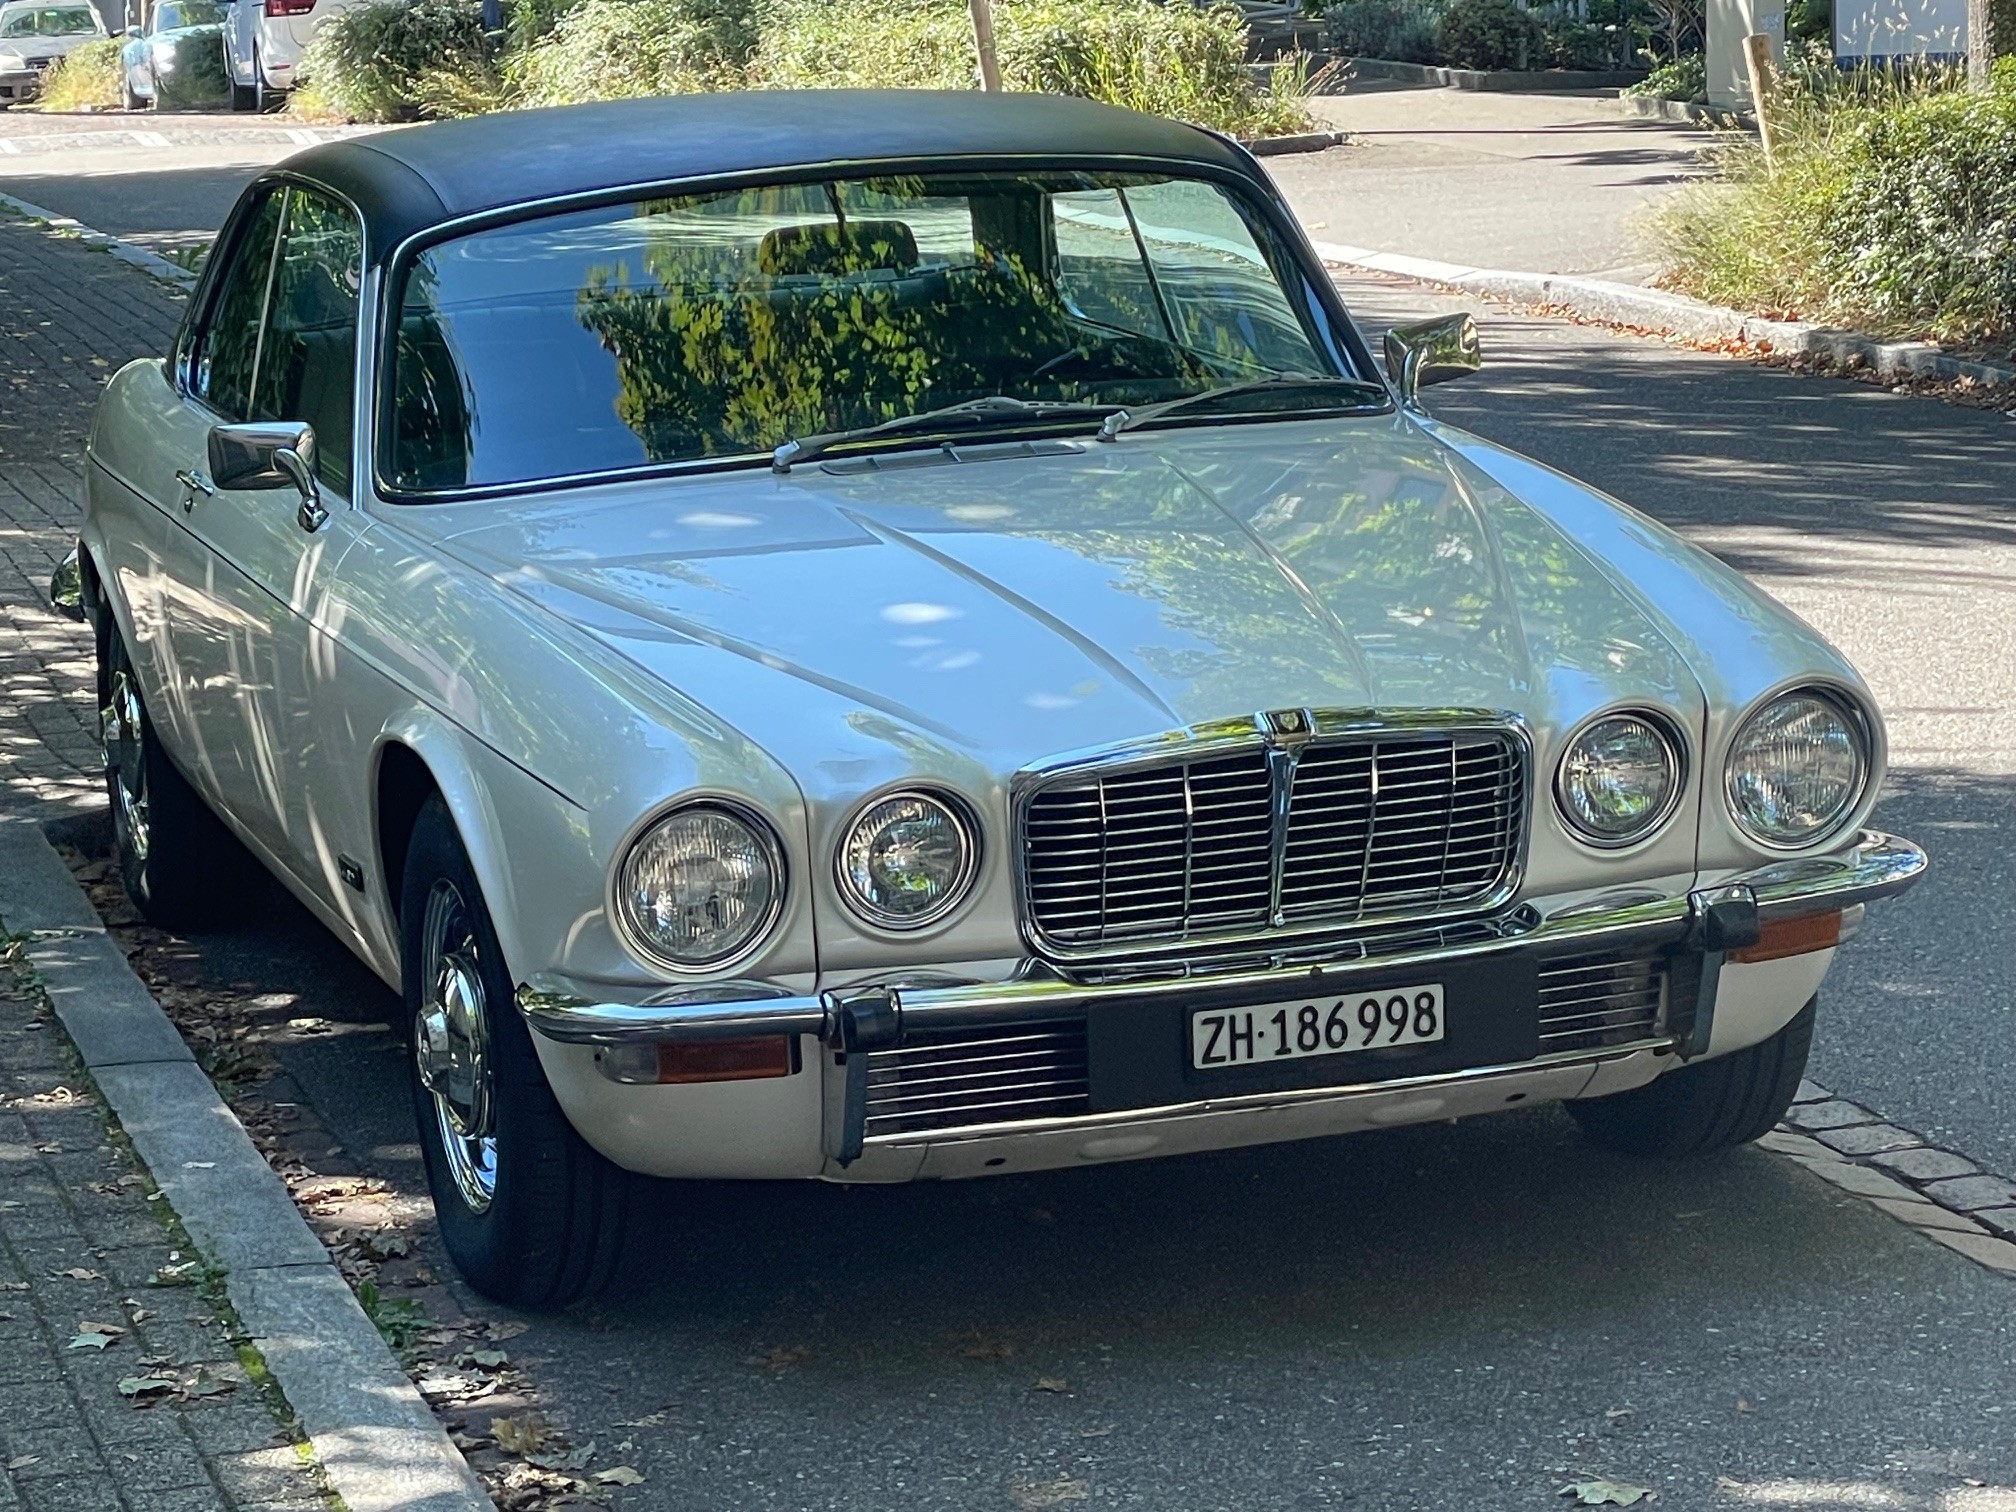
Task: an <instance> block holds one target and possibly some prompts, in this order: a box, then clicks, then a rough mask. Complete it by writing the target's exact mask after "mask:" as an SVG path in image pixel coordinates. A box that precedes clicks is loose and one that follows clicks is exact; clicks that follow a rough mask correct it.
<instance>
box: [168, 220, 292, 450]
mask: <svg viewBox="0 0 2016 1512" xmlns="http://www.w3.org/2000/svg"><path fill="white" fill-rule="evenodd" d="M284 203H285V195H284V194H283V193H282V192H280V191H278V190H275V191H273V192H272V193H269V194H268V195H267V196H266V200H265V202H264V203H263V204H261V205H260V206H259V208H258V209H257V210H256V211H254V212H253V214H252V217H251V220H250V222H249V223H248V224H247V225H246V227H245V232H244V234H243V235H242V236H240V237H239V238H238V245H237V247H236V248H235V249H234V250H233V253H232V257H231V266H230V267H229V268H227V269H226V270H225V273H224V280H223V285H222V288H221V290H220V291H219V293H218V296H217V302H216V303H215V304H214V305H213V306H212V307H211V311H210V320H209V323H208V324H207V325H206V326H205V327H204V328H203V330H202V332H201V334H200V335H198V337H197V339H196V354H195V357H196V360H195V361H194V362H193V363H192V364H191V366H190V373H189V388H190V391H191V392H192V393H193V394H194V395H195V396H196V397H197V398H198V399H201V400H202V401H203V402H204V403H205V404H207V405H209V406H210V408H212V409H214V410H215V411H217V413H218V414H220V415H222V416H223V417H224V418H225V419H227V420H243V419H245V418H247V417H248V416H249V415H250V414H251V412H252V374H253V370H254V369H255V368H256V367H257V366H258V362H259V331H260V320H261V317H262V315H263V313H264V311H265V308H266V290H267V286H268V285H269V284H270V283H271V281H272V278H273V250H274V247H275V245H276V243H277V242H278V240H279V235H280V212H281V208H282V206H283V204H284Z"/></svg>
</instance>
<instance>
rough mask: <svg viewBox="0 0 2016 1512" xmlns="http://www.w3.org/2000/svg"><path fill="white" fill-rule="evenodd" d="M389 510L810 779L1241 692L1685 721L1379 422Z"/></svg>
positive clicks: (1521, 532) (1566, 589)
mask: <svg viewBox="0 0 2016 1512" xmlns="http://www.w3.org/2000/svg"><path fill="white" fill-rule="evenodd" d="M1611 507H1615V506H1611ZM402 513H405V512H402ZM413 517H417V519H416V520H415V523H417V524H419V525H420V527H421V528H422V529H424V530H427V531H429V532H431V533H434V534H436V535H437V537H438V540H439V543H440V546H441V548H442V549H444V550H446V551H448V552H449V553H450V554H451V555H454V556H457V557H459V558H461V559H462V560H463V561H464V562H465V563H467V564H468V565H471V566H473V567H476V568H478V569H479V570H481V571H484V572H486V573H488V574H489V575H490V576H492V577H493V578H494V579H495V580H496V581H498V582H499V583H501V584H503V585H505V586H507V587H508V588H509V589H510V590H511V591H513V592H515V593H519V594H522V595H524V596H526V597H529V598H531V599H533V600H535V601H536V602H538V603H539V604H541V605H543V606H545V607H546V608H547V609H548V610H550V611H551V612H553V613H555V614H557V615H560V616H562V617H563V618H565V619H566V620H568V621H569V622H571V623H572V624H574V625H576V626H579V627H581V628H582V629H584V630H586V631H587V632H588V633H590V634H592V635H594V636H595V637H597V638H598V639H599V640H601V641H602V642H603V643H605V644H606V645H608V646H609V647H612V648H614V649H615V650H617V651H619V652H620V653H621V654H623V655H624V656H626V657H628V658H630V659H632V660H634V661H636V662H638V663H640V664H642V665H643V666H645V667H646V668H648V669H650V670H651V671H653V672H654V673H656V674H657V675H658V676H659V677H660V678H661V679H662V680H663V681H664V682H665V683H667V684H668V685H670V686H671V687H672V688H674V689H676V690H677V691H678V692H679V693H681V694H683V695H685V696H686V697H688V698H691V699H693V700H694V701H696V702H698V703H699V704H701V705H704V706H705V707H706V708H707V709H708V710H709V711H710V712H711V713H712V714H713V715H715V716H716V717H719V718H721V719H725V720H727V721H729V722H730V723H732V724H734V725H735V726H736V727H737V728H739V729H741V730H742V731H743V732H744V733H745V734H746V735H748V736H749V737H750V738H752V739H753V740H755V741H757V742H758V743H760V744H761V745H763V746H764V747H765V748H767V749H769V750H770V751H771V752H772V753H773V754H775V755H776V756H777V757H778V759H779V760H781V761H783V762H784V763H785V765H786V766H787V767H789V768H792V769H793V770H794V771H796V772H797V773H798V774H799V775H800V777H801V780H803V779H804V778H805V777H806V776H807V774H808V772H811V773H814V774H815V783H814V785H821V786H823V785H825V784H823V783H818V782H817V781H816V773H818V772H824V773H826V774H827V775H829V776H831V777H832V778H833V780H834V781H836V782H841V783H844V782H846V781H847V780H848V777H847V776H846V772H847V771H853V772H856V773H857V775H858V772H859V771H861V770H866V769H867V768H862V767H860V766H859V765H858V763H856V762H854V761H853V759H852V757H851V756H850V752H853V753H856V754H858V753H859V752H860V749H861V748H862V747H864V746H866V747H873V748H877V749H880V750H883V751H885V752H887V751H890V750H894V751H896V752H899V753H908V755H909V756H910V757H911V758H914V757H915V756H916V754H917V752H918V750H919V748H920V747H925V746H928V747H935V748H937V749H938V750H939V751H940V752H941V753H944V754H945V755H947V756H951V755H954V754H956V755H957V756H958V757H959V758H960V764H964V763H966V762H978V763H979V764H981V765H982V766H984V767H986V768H988V769H991V770H992V771H994V772H996V773H1002V772H1011V771H1013V770H1015V769H1017V768H1018V767H1020V766H1021V765H1024V764H1026V763H1028V762H1030V761H1033V760H1036V759H1039V758H1041V757H1044V756H1046V755H1050V754H1054V753H1058V752H1062V751H1067V750H1074V749H1080V748H1083V747H1087V746H1093V745H1100V744H1105V743H1107V742H1113V741H1119V740H1124V739H1132V738H1137V737H1140V736H1142V735H1144V734H1150V733H1155V732H1161V731H1166V730H1170V729H1174V728H1178V727H1183V726H1190V725H1195V724H1199V723H1203V722H1207V721H1210V720H1214V719H1219V718H1224V717H1228V716H1238V715H1246V714H1250V713H1253V712H1255V711H1258V710H1263V709H1277V708H1294V707H1330V708H1345V709H1444V708H1468V709H1486V710H1504V711H1508V712H1511V713H1515V714H1518V715H1520V716H1522V717H1524V718H1525V719H1527V720H1528V721H1529V723H1531V724H1532V725H1534V727H1535V728H1536V731H1544V730H1547V729H1550V728H1559V727H1561V726H1563V725H1564V724H1566V723H1571V722H1573V721H1574V720H1576V719H1579V718H1580V717H1582V716H1583V715H1584V714H1585V713H1586V712H1587V711H1588V710H1590V709H1591V708H1594V707H1597V706H1600V705H1605V704H1612V703H1616V702H1619V701H1624V700H1635V701H1645V702H1651V703H1654V704H1657V705H1659V706H1662V707H1665V708H1668V709H1671V710H1672V711H1673V712H1674V713H1675V715H1676V716H1677V717H1678V718H1679V719H1680V720H1681V721H1682V722H1683V723H1684V724H1687V725H1690V726H1692V727H1695V728H1698V727H1699V719H1698V716H1699V713H1700V710H1701V705H1702V702H1703V695H1702V690H1701V686H1700V684H1699V682H1698V681H1697V680H1696V679H1695V677H1694V676H1693V675H1692V674H1691V673H1690V671H1689V668H1688V665H1687V660H1686V658H1685V657H1684V656H1683V655H1682V654H1681V652H1680V651H1679V650H1677V649H1676V647H1675V645H1674V643H1673V641H1672V640H1671V639H1670V638H1669V637H1668V636H1667V635H1666V634H1663V633H1662V630H1661V627H1660V625H1659V624H1658V623H1656V622H1655V619H1654V617H1653V615H1652V614H1651V613H1649V612H1648V610H1647V608H1646V606H1645V605H1644V604H1643V603H1642V602H1641V601H1640V600H1639V599H1638V598H1637V597H1636V596H1635V595H1634V594H1633V593H1632V592H1630V591H1629V590H1628V589H1627V588H1626V587H1624V586H1623V585H1622V584H1621V583H1620V582H1619V581H1618V580H1617V579H1616V577H1615V575H1614V574H1613V573H1611V572H1608V571H1606V570H1605V569H1604V567H1603V566H1601V565H1600V564H1599V563H1598V561H1596V560H1595V559H1593V558H1592V557H1591V556H1590V555H1589V554H1588V553H1587V552H1586V551H1585V550H1584V549H1583V548H1581V547H1580V546H1578V545H1577V544H1576V542H1575V540H1573V539H1571V537H1570V536H1569V534H1567V533H1566V532H1564V531H1563V530H1562V529H1561V528H1559V527H1558V526H1557V525H1556V524H1555V523H1554V522H1552V521H1550V519H1549V518H1547V516H1546V515H1545V514H1544V513H1543V512H1541V511H1540V510H1539V509H1537V508H1534V507H1532V506H1530V505H1528V504H1527V503H1524V502H1522V501H1521V500H1519V499H1517V498H1515V497H1513V496H1512V495H1511V494H1510V493H1509V492H1507V491H1506V489H1504V488H1503V487H1501V486H1500V485H1499V484H1497V483H1495V482H1494V481H1493V480H1492V479H1491V477H1490V476H1489V475H1488V474H1487V473H1486V472H1485V471H1484V470H1482V469H1480V468H1479V467H1477V466H1475V465H1474V464H1473V463H1471V462H1469V461H1466V460H1465V459H1464V458H1463V457H1462V456H1461V455H1459V454H1458V452H1457V451H1456V450H1455V449H1454V448H1452V447H1448V446H1444V445H1442V444H1439V443H1438V442H1437V441H1436V440H1434V439H1432V438H1431V437H1429V436H1428V435H1426V434H1424V433H1423V431H1421V430H1420V429H1419V428H1417V427H1416V426H1415V425H1414V424H1413V423H1411V422H1409V421H1407V420H1404V419H1398V420H1395V419H1380V420H1376V421H1367V420H1355V421H1341V422H1313V421H1312V422H1296V423H1287V424H1280V423H1277V424H1269V425H1251V426H1221V427H1214V428H1212V429H1209V430H1203V429H1199V430H1185V431H1167V432H1160V433H1151V434H1136V435H1131V436H1128V437H1125V438H1123V439H1122V440H1121V441H1120V442H1119V443H1117V444H1113V445H1102V444H1099V443H1097V442H1091V441H1087V442H1083V443H1079V442H1070V443H1039V444H1036V445H1033V446H1021V445H1017V446H989V447H973V448H963V449H960V450H959V451H957V452H956V453H954V452H930V453H908V454H894V455H885V456H883V457H881V458H880V459H878V461H877V462H874V463H864V462H862V461H860V460H849V461H847V462H843V463H829V464H826V465H825V466H819V467H810V468H801V469H797V470H794V471H793V472H792V473H790V474H789V475H785V476H776V475H772V474H768V473H765V474H761V475H757V474H752V473H748V472H737V473H731V474H719V475H714V476H712V477H706V478H692V477H689V478H683V479H677V480H670V481H662V480H661V481H655V482H639V483H632V484H623V485H615V486H609V487H602V488H597V489H594V490H568V491H564V492H559V493H554V494H548V495H544V496H541V497H538V498H532V499H516V500H508V501H503V502H497V501H491V502H487V503H471V504H466V505H454V506H437V507H434V508H429V509H420V510H414V511H411V512H410V515H408V518H413ZM1640 523H1641V524H1642V523H1644V522H1640ZM1646 528H1648V529H1656V527H1651V526H1649V525H1647V526H1646ZM879 765H883V764H882V763H875V762H872V761H870V762H869V766H870V767H875V766H879Z"/></svg>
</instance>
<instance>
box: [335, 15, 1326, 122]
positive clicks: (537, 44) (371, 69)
mask: <svg viewBox="0 0 2016 1512" xmlns="http://www.w3.org/2000/svg"><path fill="white" fill-rule="evenodd" d="M476 15H477V6H476V0H412V3H406V0H371V3H367V4H365V5H361V6H359V7H357V8H355V9H353V10H350V11H347V12H345V13H344V14H343V15H342V16H341V17H339V18H338V19H337V20H335V21H333V22H332V23H331V24H330V25H328V26H326V27H324V28H323V30H322V32H321V34H320V35H319V36H318V38H317V41H316V43H315V46H314V48H313V49H311V52H310V55H309V57H308V58H307V59H305V60H304V63H303V72H304V75H305V76H306V77H307V79H308V81H309V82H308V87H309V88H310V89H312V90H314V91H315V92H316V93H317V94H318V95H319V96H320V97H321V100H322V101H323V102H324V103H325V104H326V105H328V106H332V107H334V108H335V109H337V110H339V111H341V112H343V113H344V114H347V115H350V116H353V117H355V118H357V119H361V120H408V119H413V118H416V117H428V116H436V117H438V116H457V115H474V114H479V113H482V112H485V111H491V110H502V109H514V108H523V107H527V106H541V105H560V104H572V103H578V102H581V101H587V100H602V99H624V98H631V97H635V96H640V95H662V94H683V93H693V92H697V91H702V90H720V89H741V88H759V89H819V88H827V89H830V88H852V87H878V88H889V87H897V88H918V89H972V88H976V87H977V85H978V80H977V78H976V64H975V59H974V54H973V33H972V22H971V19H970V15H969V12H968V10H967V6H966V4H965V3H964V0H517V6H516V8H515V10H514V11H513V13H512V25H511V28H510V31H509V33H508V38H507V41H506V45H505V47H504V50H503V52H502V54H501V56H495V57H492V56H489V55H488V54H485V53H481V52H476V51H472V49H471V47H470V46H469V43H468V38H469V37H470V35H471V31H470V28H471V27H472V26H473V25H475V24H476V23H475V21H474V17H475V16H476ZM995 26H996V33H997V39H998V48H999V54H1000V60H1001V69H1002V74H1003V76H1004V79H1005V81H1006V83H1007V86H1008V87H1009V88H1011V89H1018V90H1034V91H1041V92H1045V93H1052V94H1066V95H1078V96H1082V97H1085V98H1088V99H1094V100H1103V101H1106V102H1108V103H1111V104H1115V105H1122V106H1126V107H1129V108H1131V109H1135V110H1142V111H1147V112H1149V113H1151V114H1156V115H1165V116H1172V117H1174V118H1176V119H1179V120H1186V121H1191V122H1194V123H1196V124H1198V125H1201V126H1206V127H1210V128H1211V129H1213V130H1217V131H1224V132H1228V133H1230V134H1232V135H1234V136H1240V137H1246V138H1253V137H1261V136H1275V135H1281V134H1284V133H1288V132H1295V131H1302V130H1306V129H1307V128H1308V126H1309V114H1308V110H1307V107H1306V105H1305V103H1304V102H1305V100H1306V97H1307V95H1308V94H1309V92H1310V90H1311V88H1312V80H1311V79H1310V77H1309V75H1308V71H1307V67H1306V64H1305V63H1304V62H1303V61H1301V60H1290V61H1288V62H1286V63H1284V64H1281V65H1279V66H1277V67H1275V68H1274V69H1272V70H1271V71H1269V72H1268V73H1267V74H1266V76H1265V77H1264V78H1263V79H1259V80H1256V78H1255V76H1254V73H1253V72H1252V71H1251V70H1249V69H1248V67H1247V65H1246V61H1245V48H1246V33H1245V23H1244V20H1243V18H1242V17H1241V16H1240V13H1239V12H1238V11H1237V10H1236V9H1234V8H1233V7H1231V6H1229V5H1219V6H1213V7H1208V8H1199V7H1193V6H1191V5H1187V4H1170V5H1162V4H1156V3H1154V0H996V3H995Z"/></svg>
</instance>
